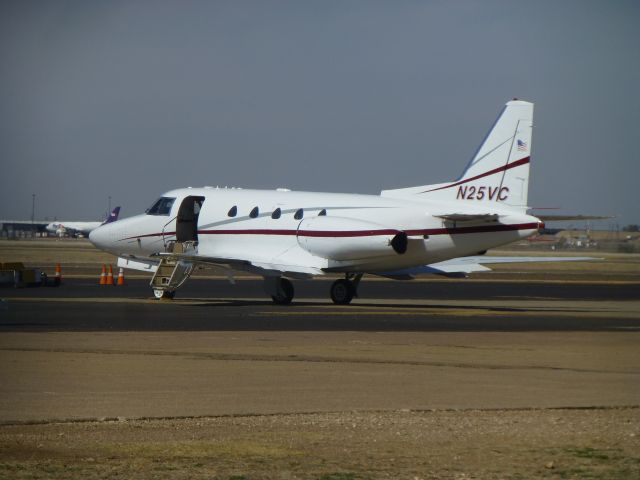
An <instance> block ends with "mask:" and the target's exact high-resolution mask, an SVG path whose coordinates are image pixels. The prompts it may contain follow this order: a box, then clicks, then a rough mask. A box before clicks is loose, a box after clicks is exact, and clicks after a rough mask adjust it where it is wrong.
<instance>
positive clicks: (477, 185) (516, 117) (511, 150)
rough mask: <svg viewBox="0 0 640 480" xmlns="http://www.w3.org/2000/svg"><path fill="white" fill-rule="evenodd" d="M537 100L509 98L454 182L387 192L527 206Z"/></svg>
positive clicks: (395, 195)
mask: <svg viewBox="0 0 640 480" xmlns="http://www.w3.org/2000/svg"><path fill="white" fill-rule="evenodd" d="M532 122H533V103H529V102H525V101H522V100H512V101H510V102H507V104H506V105H505V107H504V109H503V110H502V112H501V114H500V116H499V117H498V120H496V122H495V124H494V125H493V127H492V128H491V130H490V131H489V133H488V135H487V136H486V137H485V139H484V142H483V143H482V145H481V146H480V148H479V149H478V150H477V151H476V153H475V155H474V156H473V158H472V159H471V161H470V162H469V164H468V165H467V168H466V169H465V171H464V173H463V174H462V176H461V177H460V178H459V179H458V180H456V181H455V182H451V183H442V184H437V185H425V186H422V187H413V188H405V189H400V190H386V191H383V192H382V195H383V196H389V197H406V196H409V195H411V196H412V197H413V198H414V199H416V198H421V197H422V198H425V199H429V200H443V201H452V200H458V201H464V202H466V203H469V204H472V205H481V204H482V202H498V203H500V204H501V205H503V206H507V207H510V208H513V209H516V210H521V211H525V210H526V209H527V197H528V189H529V161H530V152H531V130H532V126H533V125H532Z"/></svg>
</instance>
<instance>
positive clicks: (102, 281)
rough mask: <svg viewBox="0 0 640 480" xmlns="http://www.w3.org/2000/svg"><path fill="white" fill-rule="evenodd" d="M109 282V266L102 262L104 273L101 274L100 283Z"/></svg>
mask: <svg viewBox="0 0 640 480" xmlns="http://www.w3.org/2000/svg"><path fill="white" fill-rule="evenodd" d="M106 284H107V267H106V266H105V265H104V264H102V273H101V274H100V285H106Z"/></svg>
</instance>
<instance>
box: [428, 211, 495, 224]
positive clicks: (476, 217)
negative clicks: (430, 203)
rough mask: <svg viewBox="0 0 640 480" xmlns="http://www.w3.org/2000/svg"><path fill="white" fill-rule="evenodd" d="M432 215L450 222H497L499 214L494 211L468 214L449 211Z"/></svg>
mask: <svg viewBox="0 0 640 480" xmlns="http://www.w3.org/2000/svg"><path fill="white" fill-rule="evenodd" d="M434 217H437V218H442V219H443V220H449V221H451V222H481V221H482V222H487V223H493V222H497V221H498V218H499V217H500V216H499V215H497V214H495V213H485V214H469V213H449V214H444V215H434Z"/></svg>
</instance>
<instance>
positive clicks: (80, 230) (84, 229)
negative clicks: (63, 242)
mask: <svg viewBox="0 0 640 480" xmlns="http://www.w3.org/2000/svg"><path fill="white" fill-rule="evenodd" d="M119 214H120V207H116V208H114V209H113V211H112V212H111V213H110V214H109V215H108V216H107V218H106V219H105V220H104V221H103V222H62V221H55V222H51V223H50V224H48V225H47V226H46V229H47V232H51V233H55V234H56V235H58V236H60V237H62V236H64V235H70V236H74V237H75V236H80V235H82V236H85V237H88V236H89V234H90V233H91V232H92V231H93V230H95V229H96V228H98V227H99V226H100V225H106V224H107V223H111V222H115V221H116V220H118V215H119Z"/></svg>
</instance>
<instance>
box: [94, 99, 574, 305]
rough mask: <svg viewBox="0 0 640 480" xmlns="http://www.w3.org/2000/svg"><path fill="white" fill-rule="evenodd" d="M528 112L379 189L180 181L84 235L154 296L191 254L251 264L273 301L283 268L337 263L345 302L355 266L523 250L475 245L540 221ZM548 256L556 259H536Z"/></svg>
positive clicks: (180, 274) (405, 266)
mask: <svg viewBox="0 0 640 480" xmlns="http://www.w3.org/2000/svg"><path fill="white" fill-rule="evenodd" d="M532 120H533V104H532V103H529V102H525V101H521V100H513V101H510V102H508V103H507V104H506V106H505V107H504V109H503V111H502V112H501V114H500V116H499V117H498V120H497V121H496V122H495V124H494V126H493V127H492V129H491V130H490V132H489V134H488V135H487V137H486V139H485V140H484V142H483V143H482V145H481V146H480V148H479V149H478V151H477V152H476V154H475V155H474V156H473V158H472V160H471V162H469V164H468V165H467V167H466V169H465V170H464V173H463V174H462V176H461V177H460V178H459V179H458V180H456V181H453V182H448V183H441V184H435V185H422V186H418V187H411V188H403V189H397V190H385V191H382V192H381V194H380V195H355V194H336V193H317V192H294V191H289V190H287V189H277V190H243V189H235V188H233V189H219V188H212V187H204V188H183V189H178V190H173V191H170V192H167V193H165V194H164V195H162V197H161V198H160V199H158V200H157V201H156V202H155V203H154V204H153V205H152V206H151V207H150V208H149V209H148V210H147V211H146V213H145V214H142V215H137V216H134V217H131V218H127V219H124V220H121V221H119V222H117V223H115V224H110V225H104V226H101V227H100V228H97V229H96V230H94V231H93V232H91V234H90V237H89V238H90V240H91V241H92V242H93V243H94V244H95V245H96V246H97V247H98V248H101V249H103V250H106V251H108V252H111V253H113V254H115V255H118V256H119V257H120V258H119V260H118V265H119V266H122V267H126V268H134V269H139V270H146V271H150V272H154V275H153V278H152V280H151V286H152V288H153V290H154V293H155V295H156V296H157V297H158V298H160V297H172V296H173V294H174V292H175V291H176V289H178V288H179V287H180V286H181V285H182V284H183V283H184V282H185V281H186V280H187V278H188V277H189V275H190V274H191V272H192V271H193V269H194V268H195V267H196V266H201V265H217V266H222V267H225V268H228V269H229V270H231V271H232V270H245V271H249V272H253V273H257V274H259V275H262V276H263V277H264V279H265V281H264V286H265V291H266V292H267V293H268V294H269V295H271V297H272V298H273V300H274V302H276V303H280V304H286V303H289V302H291V300H292V299H293V296H294V289H293V285H292V283H291V281H290V280H289V279H297V278H310V277H312V276H314V275H325V274H328V273H341V274H344V278H343V279H339V280H336V281H335V282H333V284H332V286H331V291H330V295H331V298H332V300H333V301H334V302H335V303H339V304H346V303H349V302H350V301H351V300H352V298H353V297H354V296H355V295H356V293H357V287H358V283H359V282H360V280H361V278H362V276H363V275H364V274H374V275H382V276H386V277H390V278H398V279H408V278H412V277H413V276H414V275H418V274H422V273H437V274H442V275H458V274H466V273H468V272H473V271H479V270H486V269H487V268H486V267H484V266H482V264H483V263H491V262H500V263H504V262H508V261H512V262H513V261H532V259H531V258H525V259H522V258H519V259H518V258H508V257H506V258H505V257H502V258H499V259H496V258H495V257H480V256H478V255H481V254H483V253H484V252H486V250H488V249H490V248H493V247H497V246H500V245H504V244H507V243H511V242H513V241H516V240H519V239H522V238H526V237H529V236H531V235H533V234H535V233H537V232H538V230H539V229H540V228H542V227H543V226H544V224H543V222H542V221H541V220H540V219H539V218H536V217H534V216H531V215H529V214H527V211H528V208H529V207H528V206H527V198H528V186H529V167H530V159H531V130H532ZM461 257H464V258H461ZM535 260H536V261H537V260H538V259H535ZM558 260H566V259H557V258H552V259H549V258H546V259H545V261H558Z"/></svg>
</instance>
